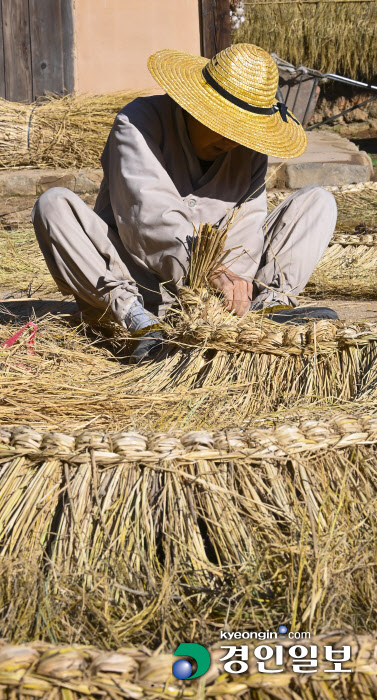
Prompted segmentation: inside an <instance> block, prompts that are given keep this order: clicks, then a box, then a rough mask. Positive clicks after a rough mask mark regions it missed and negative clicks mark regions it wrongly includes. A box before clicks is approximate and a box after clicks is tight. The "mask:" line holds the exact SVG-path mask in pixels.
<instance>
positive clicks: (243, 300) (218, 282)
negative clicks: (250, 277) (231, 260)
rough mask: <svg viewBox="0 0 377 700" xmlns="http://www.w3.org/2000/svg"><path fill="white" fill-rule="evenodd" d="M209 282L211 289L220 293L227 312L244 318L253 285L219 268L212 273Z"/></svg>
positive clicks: (225, 269) (248, 306)
mask: <svg viewBox="0 0 377 700" xmlns="http://www.w3.org/2000/svg"><path fill="white" fill-rule="evenodd" d="M209 282H210V284H211V287H213V289H216V290H217V291H219V292H221V293H222V295H223V297H224V303H225V308H226V309H227V311H235V313H236V314H237V316H245V314H247V312H248V311H249V309H250V303H251V300H252V298H253V283H252V282H248V281H247V280H246V279H244V278H243V277H239V276H238V275H235V274H234V273H233V272H231V271H230V270H228V269H227V268H226V267H224V266H221V267H219V268H218V269H217V270H215V272H213V273H212V275H211V277H210V279H209Z"/></svg>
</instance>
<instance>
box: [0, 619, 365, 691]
mask: <svg viewBox="0 0 377 700" xmlns="http://www.w3.org/2000/svg"><path fill="white" fill-rule="evenodd" d="M241 643H242V644H243V645H244V646H248V657H249V660H248V670H247V671H246V672H244V673H242V674H237V675H236V674H230V673H227V672H224V664H225V661H220V659H221V658H222V657H224V655H225V654H226V653H227V649H222V648H221V644H220V643H218V644H217V645H216V646H213V647H211V649H210V655H211V665H210V668H209V670H208V671H207V673H206V674H205V675H204V676H203V677H202V679H198V680H193V681H179V680H177V679H176V678H175V677H174V676H173V674H172V666H173V663H174V662H175V661H176V660H177V658H178V657H176V656H174V655H173V654H168V653H161V652H160V653H152V652H150V651H148V650H146V649H143V650H137V649H135V648H131V647H128V648H127V647H122V648H120V649H117V650H114V651H103V650H100V649H97V648H95V647H93V646H83V645H80V646H63V645H60V646H59V645H54V644H46V643H43V642H33V643H32V644H24V645H22V646H21V645H20V646H15V645H11V644H7V643H5V642H2V643H1V645H0V697H1V698H4V700H5V698H8V697H12V698H19V699H22V700H23V699H24V698H25V699H26V698H30V697H40V698H46V700H47V698H51V697H53V698H54V699H56V700H67V698H69V699H70V700H78V699H79V698H83V697H85V698H88V699H89V700H91V699H94V698H99V697H103V698H133V699H134V700H143V698H150V699H151V700H152V699H153V698H156V699H157V698H158V699H159V700H160V699H161V700H163V699H166V700H168V699H169V698H170V699H172V698H182V699H187V700H199V697H200V698H217V700H230V698H240V697H242V698H245V699H246V698H249V699H250V700H251V699H252V698H255V697H257V696H256V695H254V693H255V692H256V693H258V697H262V696H261V695H260V692H262V693H263V698H265V700H269V698H271V700H275V699H276V697H279V698H282V699H283V700H297V698H299V697H300V698H301V697H304V696H303V695H302V694H301V693H302V691H303V689H305V698H307V699H308V700H311V699H312V698H313V700H314V698H316V700H328V699H329V698H331V699H332V700H346V699H347V698H352V699H353V700H359V699H360V700H361V698H362V699H363V700H368V699H371V700H372V698H375V697H376V695H375V693H376V691H377V682H376V671H377V664H376V654H377V640H376V637H375V636H372V635H356V634H354V633H352V632H345V631H337V632H334V633H332V634H321V635H317V636H313V637H312V638H311V639H310V640H299V641H297V640H289V641H288V640H287V639H283V640H275V639H273V640H267V641H266V642H255V641H253V642H252V643H249V644H247V645H246V643H245V641H242V642H239V645H240V644H241ZM263 643H264V644H268V646H270V647H274V646H275V645H276V644H278V645H281V646H282V647H283V649H284V652H285V659H286V663H285V664H284V666H283V668H282V672H280V673H277V674H276V673H275V674H270V673H260V672H258V668H257V660H256V658H255V656H254V654H253V651H254V649H255V648H256V647H257V646H258V645H260V644H263ZM223 644H230V643H229V642H223ZM234 644H236V642H234ZM294 644H300V645H301V646H303V647H309V645H312V646H313V645H314V646H316V647H317V653H318V670H317V671H316V672H315V673H314V672H312V673H310V674H307V673H296V672H294V671H293V669H292V659H291V658H289V657H288V648H290V647H292V646H293V645H294ZM325 646H330V647H332V649H334V650H336V649H339V650H342V648H343V647H344V646H350V647H351V660H350V661H348V662H344V663H343V666H342V667H343V668H345V667H347V669H350V671H351V673H349V672H348V673H342V672H337V671H333V672H331V673H329V672H328V671H329V669H333V668H334V664H333V663H332V662H329V661H327V660H326V659H325V649H324V647H325ZM334 658H339V657H336V656H334ZM270 663H271V662H270ZM297 663H299V662H297ZM267 667H269V664H268V663H267ZM258 691H260V692H258ZM277 692H278V695H277ZM246 693H247V694H246Z"/></svg>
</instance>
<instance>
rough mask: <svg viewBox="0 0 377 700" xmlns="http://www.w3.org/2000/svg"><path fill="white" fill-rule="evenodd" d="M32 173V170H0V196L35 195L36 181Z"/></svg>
mask: <svg viewBox="0 0 377 700" xmlns="http://www.w3.org/2000/svg"><path fill="white" fill-rule="evenodd" d="M33 173H34V171H33V170H12V169H9V170H3V171H0V196H1V197H12V196H14V195H19V196H20V197H21V196H25V197H27V196H30V195H31V196H35V194H36V183H35V176H34V175H33Z"/></svg>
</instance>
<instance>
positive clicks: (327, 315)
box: [266, 306, 339, 325]
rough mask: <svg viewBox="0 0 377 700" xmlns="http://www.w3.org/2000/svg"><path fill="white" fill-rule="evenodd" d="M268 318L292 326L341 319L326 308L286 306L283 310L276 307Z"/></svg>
mask: <svg viewBox="0 0 377 700" xmlns="http://www.w3.org/2000/svg"><path fill="white" fill-rule="evenodd" d="M266 316H267V318H269V319H271V321H276V322H277V323H289V324H291V325H298V324H301V323H307V322H308V321H322V320H323V319H329V320H331V321H336V320H337V319H339V316H338V314H337V313H336V311H333V309H329V308H327V307H326V306H292V307H289V306H285V307H283V308H282V307H281V306H275V307H272V308H271V309H270V312H269V313H268V314H266Z"/></svg>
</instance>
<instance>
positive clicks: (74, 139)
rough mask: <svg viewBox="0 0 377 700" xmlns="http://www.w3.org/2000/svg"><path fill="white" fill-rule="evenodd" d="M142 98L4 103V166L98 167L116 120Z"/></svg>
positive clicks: (0, 108)
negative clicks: (130, 104) (133, 101)
mask: <svg viewBox="0 0 377 700" xmlns="http://www.w3.org/2000/svg"><path fill="white" fill-rule="evenodd" d="M143 94H144V93H143V92H130V91H128V92H117V93H114V94H109V95H82V96H72V95H67V96H65V97H61V96H56V95H49V96H47V97H46V98H44V99H42V100H39V101H37V102H35V103H34V104H30V105H26V104H21V103H17V102H9V101H7V100H2V99H1V98H0V167H2V168H12V167H24V166H33V167H45V166H53V167H62V168H68V167H76V168H81V167H91V166H93V167H97V168H98V167H100V157H101V154H102V150H103V147H104V145H105V143H106V141H107V137H108V135H109V132H110V129H111V127H112V125H113V121H114V119H115V116H116V115H117V113H118V112H119V111H120V110H121V109H122V108H123V107H124V105H125V104H127V103H128V102H131V101H132V100H134V99H135V98H136V97H139V96H141V95H143Z"/></svg>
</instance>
